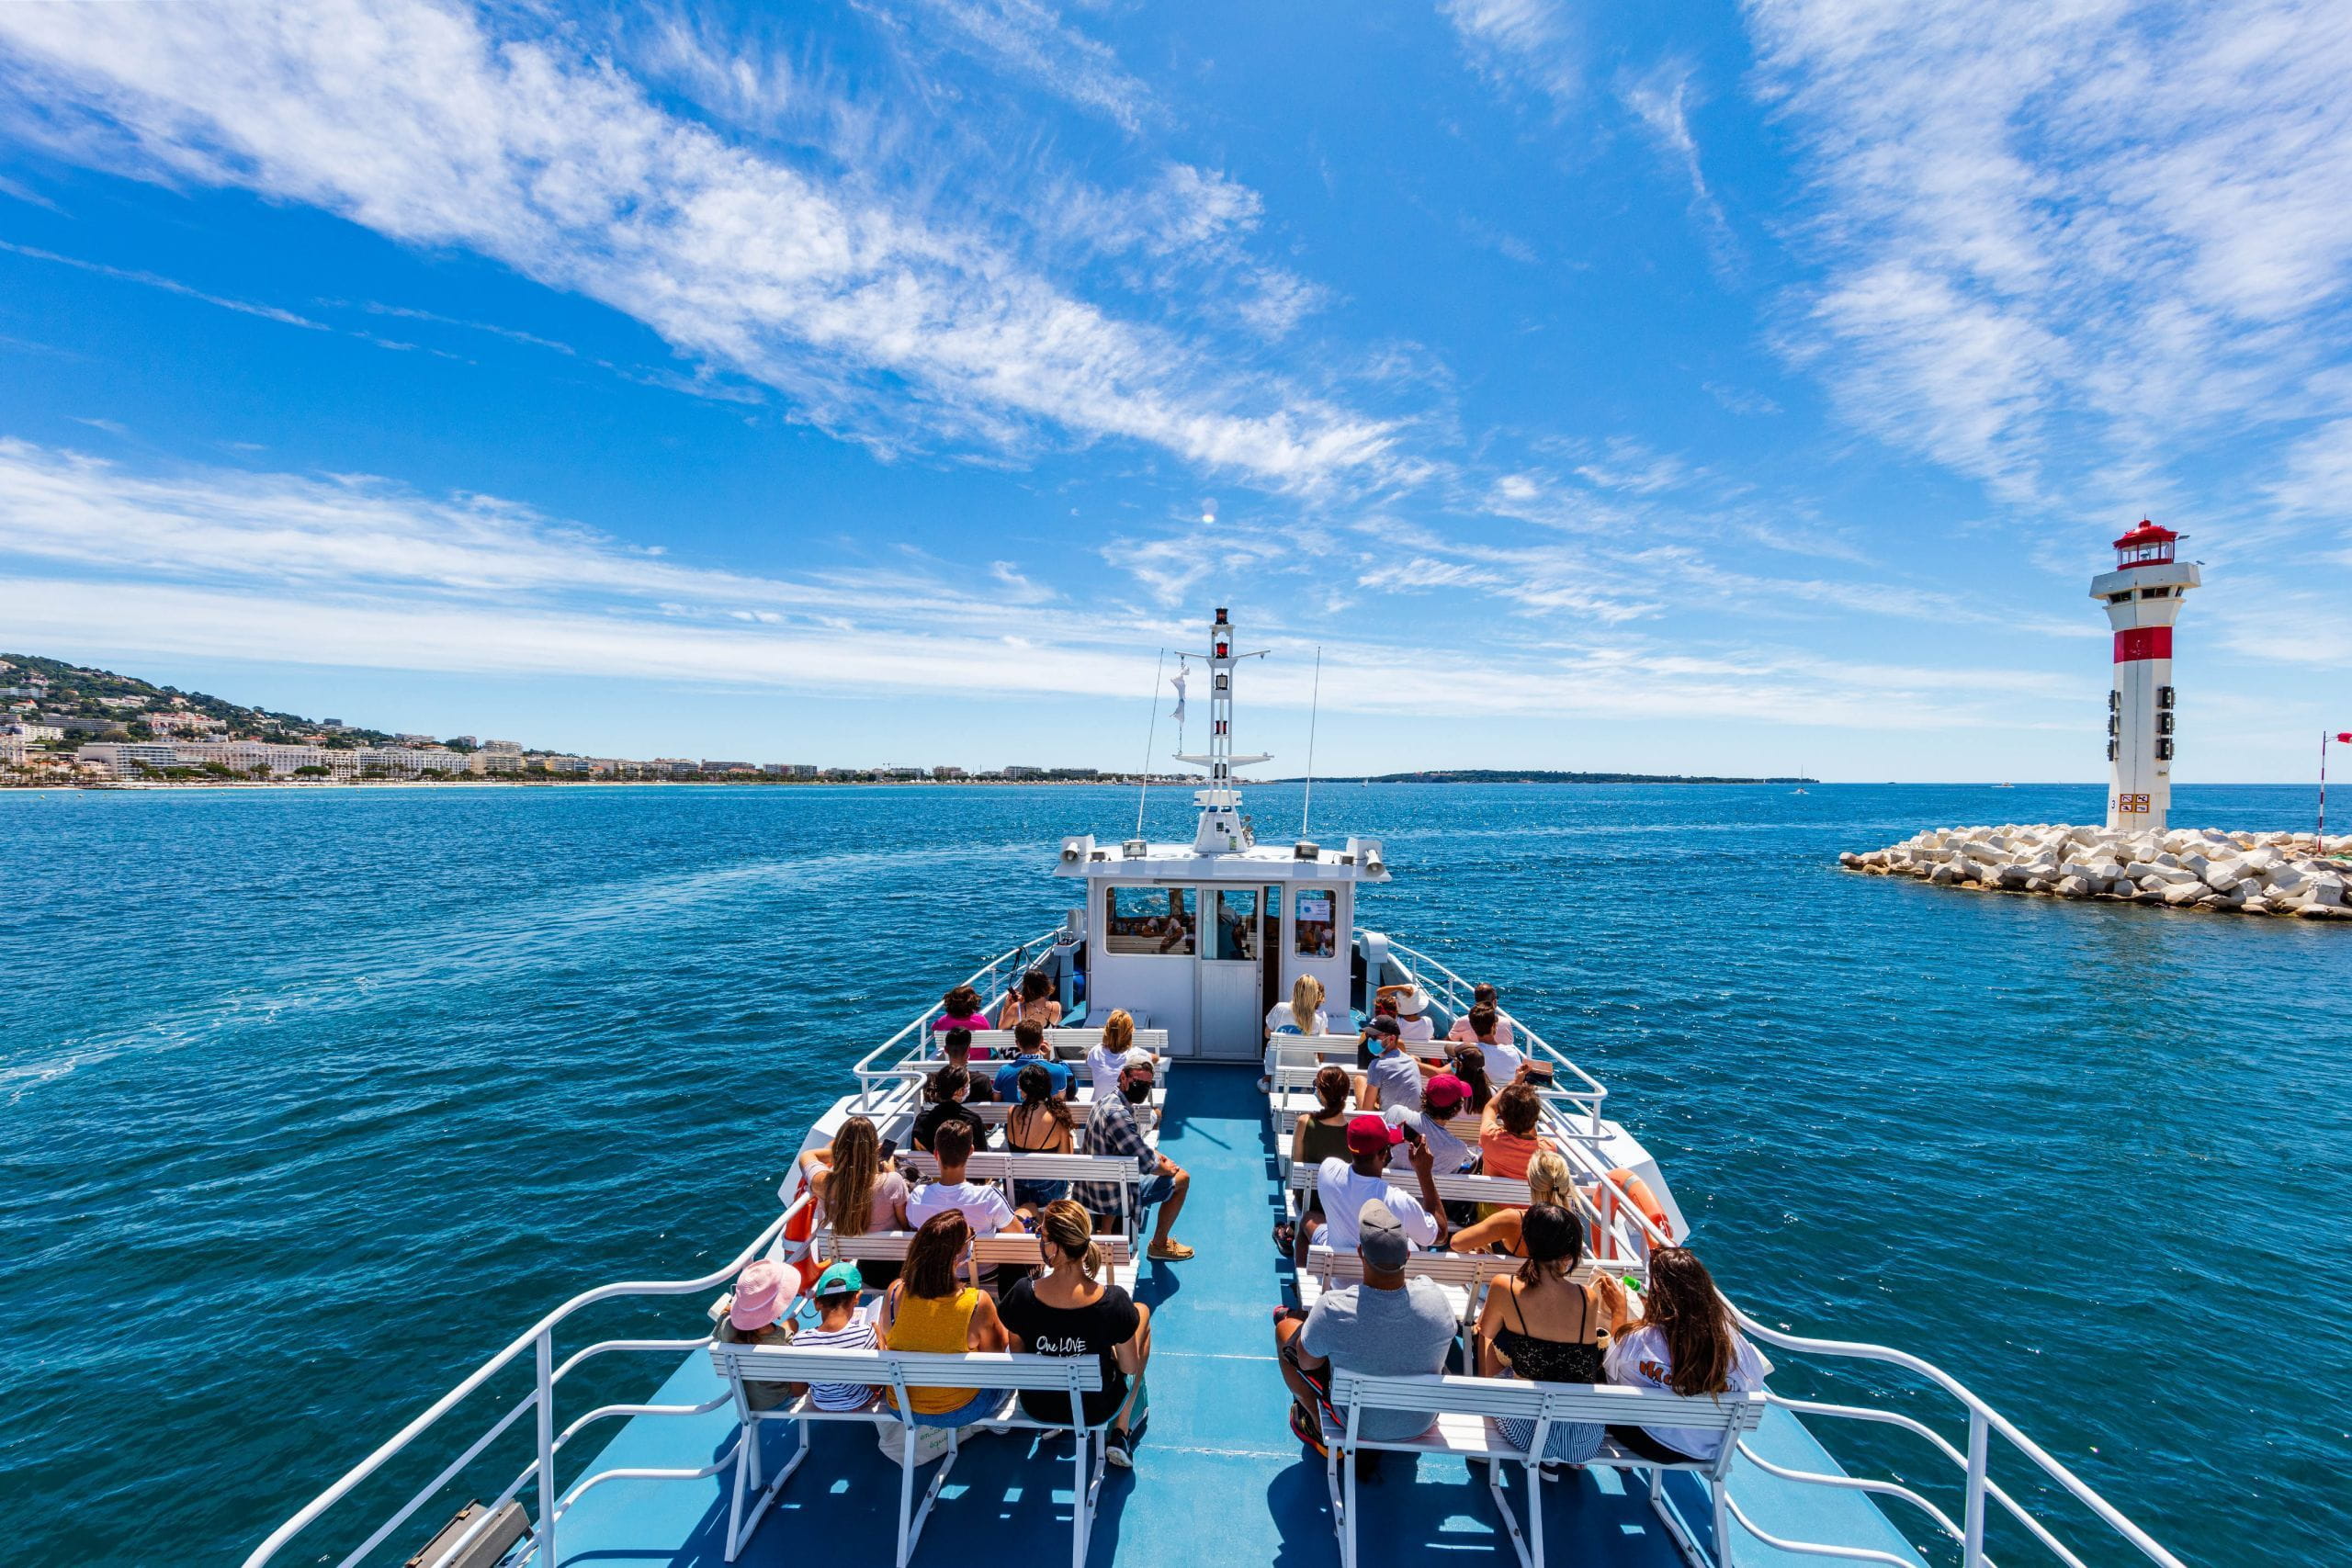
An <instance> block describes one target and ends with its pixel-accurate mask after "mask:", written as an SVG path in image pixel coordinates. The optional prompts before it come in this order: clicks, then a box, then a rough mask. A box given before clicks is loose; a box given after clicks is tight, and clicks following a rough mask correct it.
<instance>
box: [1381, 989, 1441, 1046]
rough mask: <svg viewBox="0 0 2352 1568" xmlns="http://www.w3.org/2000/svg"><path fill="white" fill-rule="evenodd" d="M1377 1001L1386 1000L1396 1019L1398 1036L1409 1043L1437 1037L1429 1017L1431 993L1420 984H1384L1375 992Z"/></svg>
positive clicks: (1434, 1026)
mask: <svg viewBox="0 0 2352 1568" xmlns="http://www.w3.org/2000/svg"><path fill="white" fill-rule="evenodd" d="M1373 996H1374V1000H1375V1003H1377V1002H1386V1003H1387V1004H1388V1005H1389V1010H1391V1011H1392V1012H1393V1013H1394V1014H1395V1016H1396V1019H1397V1038H1398V1039H1400V1040H1403V1041H1404V1042H1406V1043H1408V1044H1411V1043H1415V1042H1417V1041H1423V1040H1434V1039H1436V1038H1437V1025H1435V1024H1433V1023H1431V1022H1430V1018H1429V1007H1430V998H1429V993H1427V992H1426V991H1423V990H1422V989H1421V988H1420V987H1419V986H1383V987H1380V989H1379V990H1377V991H1375V992H1374V993H1373Z"/></svg>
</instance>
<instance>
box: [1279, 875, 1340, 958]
mask: <svg viewBox="0 0 2352 1568" xmlns="http://www.w3.org/2000/svg"><path fill="white" fill-rule="evenodd" d="M1337 897H1338V896H1337V895H1336V894H1334V893H1332V892H1331V891H1330V890H1329V888H1321V887H1302V888H1300V889H1299V890H1298V902H1297V903H1296V904H1295V905H1294V906H1293V907H1292V909H1291V916H1292V918H1291V929H1292V930H1293V931H1296V932H1297V933H1298V935H1297V951H1298V955H1299V956H1300V957H1301V958H1329V957H1331V956H1332V955H1333V954H1335V953H1338V952H1339V951H1340V934H1339V928H1338V925H1337V924H1336V922H1335V921H1334V919H1333V910H1332V905H1333V902H1334V900H1335V899H1336V898H1337Z"/></svg>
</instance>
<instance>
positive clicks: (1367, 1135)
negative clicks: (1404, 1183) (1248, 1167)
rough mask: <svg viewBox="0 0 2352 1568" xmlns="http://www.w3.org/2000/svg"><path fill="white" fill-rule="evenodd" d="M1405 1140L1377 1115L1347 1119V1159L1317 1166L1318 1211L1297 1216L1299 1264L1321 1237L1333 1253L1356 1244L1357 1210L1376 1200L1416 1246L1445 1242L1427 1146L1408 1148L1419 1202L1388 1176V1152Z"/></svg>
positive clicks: (1295, 1255)
mask: <svg viewBox="0 0 2352 1568" xmlns="http://www.w3.org/2000/svg"><path fill="white" fill-rule="evenodd" d="M1405 1141H1406V1138H1405V1134H1404V1133H1403V1132H1402V1131H1400V1130H1399V1129H1397V1128H1395V1127H1392V1126H1390V1125H1389V1124H1388V1123H1387V1122H1385V1121H1384V1120H1383V1119H1382V1118H1380V1117H1378V1116H1370V1115H1358V1116H1356V1117H1355V1118H1354V1119H1352V1120H1351V1121H1350V1122H1348V1157H1347V1158H1346V1159H1327V1160H1325V1161H1324V1162H1323V1163H1322V1164H1321V1165H1319V1166H1317V1167H1316V1169H1315V1196H1316V1198H1317V1210H1319V1212H1310V1213H1307V1214H1306V1215H1305V1216H1303V1217H1302V1218H1301V1219H1300V1220H1299V1222H1298V1242H1297V1246H1296V1247H1295V1249H1294V1250H1293V1252H1292V1254H1291V1257H1292V1258H1293V1260H1294V1261H1295V1262H1296V1263H1297V1264H1298V1266H1299V1267H1300V1268H1302V1269H1304V1268H1305V1267H1306V1254H1307V1249H1308V1248H1310V1247H1313V1246H1314V1245H1315V1241H1316V1238H1317V1235H1320V1236H1321V1237H1322V1238H1323V1242H1324V1245H1326V1246H1328V1247H1330V1248H1331V1249H1332V1250H1333V1251H1335V1252H1345V1251H1347V1250H1349V1249H1350V1248H1351V1247H1354V1246H1355V1244H1356V1234H1355V1215H1356V1211H1357V1210H1359V1209H1361V1208H1363V1206H1364V1204H1365V1203H1366V1202H1367V1201H1372V1200H1374V1199H1377V1200H1378V1201H1380V1202H1382V1203H1384V1204H1385V1205H1386V1206H1387V1208H1388V1211H1389V1213H1392V1214H1394V1215H1396V1216H1397V1220H1398V1221H1399V1222H1400V1223H1401V1224H1403V1225H1404V1227H1405V1234H1406V1235H1408V1236H1409V1237H1410V1238H1411V1239H1412V1240H1413V1242H1414V1243H1415V1244H1416V1245H1418V1246H1421V1247H1442V1246H1443V1245H1444V1244H1445V1223H1444V1221H1443V1220H1442V1218H1441V1217H1440V1216H1442V1214H1443V1213H1444V1212H1445V1210H1444V1206H1443V1205H1442V1204H1441V1203H1440V1202H1439V1201H1438V1196H1437V1179H1436V1178H1435V1176H1434V1175H1433V1174H1432V1172H1431V1170H1430V1152H1429V1146H1428V1145H1426V1144H1423V1143H1419V1142H1416V1143H1414V1144H1413V1145H1412V1147H1411V1148H1410V1149H1409V1150H1408V1157H1409V1158H1410V1159H1411V1161H1412V1163H1413V1175H1414V1177H1415V1178H1416V1179H1418V1181H1419V1187H1420V1190H1421V1195H1420V1197H1419V1199H1418V1200H1417V1199H1414V1198H1411V1197H1408V1195H1407V1194H1406V1193H1405V1192H1404V1191H1403V1190H1400V1189H1398V1188H1397V1187H1395V1186H1393V1185H1391V1184H1390V1182H1389V1180H1388V1156H1389V1151H1390V1150H1392V1149H1394V1148H1395V1147H1396V1146H1397V1145H1398V1144H1400V1143H1404V1142H1405Z"/></svg>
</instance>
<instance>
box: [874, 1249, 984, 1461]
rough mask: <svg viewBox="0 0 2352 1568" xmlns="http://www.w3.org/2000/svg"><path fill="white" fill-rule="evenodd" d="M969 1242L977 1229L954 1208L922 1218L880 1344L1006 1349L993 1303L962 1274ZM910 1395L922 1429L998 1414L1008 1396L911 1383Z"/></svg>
mask: <svg viewBox="0 0 2352 1568" xmlns="http://www.w3.org/2000/svg"><path fill="white" fill-rule="evenodd" d="M971 1244H972V1227H971V1226H970V1225H968V1224H965V1222H964V1216H963V1215H962V1214H961V1213H958V1212H956V1210H954V1209H945V1210H942V1211H941V1212H940V1213H936V1214H933V1215H932V1217H931V1218H930V1219H929V1220H927V1221H925V1222H924V1224H923V1227H922V1229H921V1230H920V1231H917V1232H916V1233H915V1236H914V1239H913V1240H912V1241H910V1242H909V1243H908V1244H907V1267H906V1271H905V1272H904V1273H902V1274H901V1275H900V1276H899V1282H898V1283H897V1284H895V1285H892V1286H891V1287H890V1289H889V1291H888V1293H887V1294H885V1295H884V1296H883V1298H882V1311H881V1315H880V1320H879V1321H878V1323H877V1324H876V1333H877V1336H878V1337H879V1338H880V1339H881V1342H882V1346H883V1348H885V1349H889V1350H930V1351H936V1352H944V1353H946V1354H951V1355H953V1354H959V1353H962V1352H966V1351H971V1350H1001V1349H1003V1348H1004V1347H1005V1335H1004V1325H1003V1323H1002V1322H1001V1321H1000V1320H999V1319H998V1317H997V1315H996V1303H994V1302H991V1301H990V1300H989V1298H988V1296H987V1295H986V1294H985V1293H984V1292H981V1291H979V1290H978V1289H977V1288H976V1287H974V1286H971V1285H967V1284H966V1283H964V1282H963V1280H961V1279H959V1278H957V1273H956V1271H957V1269H958V1268H959V1267H960V1266H961V1265H962V1263H963V1260H964V1258H965V1256H966V1253H967V1249H968V1248H969V1247H971ZM882 1397H883V1398H884V1399H885V1400H887V1401H888V1402H889V1404H890V1406H891V1408H892V1409H897V1408H898V1406H899V1396H898V1394H897V1393H896V1392H895V1391H893V1390H890V1389H884V1390H883V1391H882ZM907 1400H908V1403H909V1404H910V1405H912V1406H913V1408H912V1410H911V1411H910V1415H911V1416H913V1418H914V1424H915V1425H916V1426H918V1427H961V1426H964V1425H965V1424H966V1423H967V1422H971V1421H977V1420H978V1419H980V1418H981V1417H982V1416H992V1415H994V1414H995V1413H996V1411H997V1409H998V1407H999V1406H1000V1405H1001V1404H1003V1403H1004V1394H1003V1393H1002V1392H1001V1391H1000V1390H996V1389H978V1388H910V1389H909V1390H908V1391H907Z"/></svg>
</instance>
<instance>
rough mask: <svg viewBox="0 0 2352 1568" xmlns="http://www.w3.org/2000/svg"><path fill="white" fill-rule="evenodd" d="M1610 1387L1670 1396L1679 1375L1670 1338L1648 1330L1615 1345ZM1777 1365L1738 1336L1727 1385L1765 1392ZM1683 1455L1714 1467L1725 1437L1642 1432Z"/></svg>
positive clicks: (1634, 1331) (1700, 1430) (1697, 1430)
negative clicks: (1671, 1377) (1670, 1378)
mask: <svg viewBox="0 0 2352 1568" xmlns="http://www.w3.org/2000/svg"><path fill="white" fill-rule="evenodd" d="M1604 1360H1605V1364H1606V1365H1607V1367H1608V1370H1609V1381H1610V1382H1613V1383H1622V1384H1623V1385H1624V1386H1625V1387H1627V1388H1645V1389H1653V1390H1660V1391H1664V1390H1666V1386H1667V1383H1666V1380H1667V1375H1668V1373H1669V1372H1671V1371H1673V1370H1674V1359H1673V1358H1672V1357H1671V1356H1670V1355H1668V1353H1667V1348H1666V1336H1665V1335H1664V1334H1663V1333H1661V1332H1660V1331H1659V1330H1657V1329H1655V1328H1651V1327H1649V1326H1647V1325H1643V1326H1642V1327H1639V1328H1631V1329H1628V1330H1626V1331H1625V1332H1624V1333H1623V1334H1621V1335H1618V1336H1617V1337H1615V1338H1614V1339H1612V1340H1611V1342H1610V1345H1609V1351H1608V1354H1607V1356H1606V1357H1605V1358H1604ZM1771 1372H1772V1363H1771V1362H1770V1361H1768V1360H1766V1359H1764V1357H1763V1356H1762V1354H1761V1353H1759V1352H1758V1350H1757V1348H1756V1347H1755V1346H1753V1345H1750V1344H1749V1343H1748V1342H1747V1337H1746V1336H1745V1335H1741V1334H1737V1333H1735V1334H1734V1335H1733V1336H1732V1359H1731V1372H1730V1375H1729V1376H1728V1377H1726V1378H1725V1379H1724V1382H1727V1383H1729V1384H1730V1385H1731V1391H1732V1392H1733V1393H1753V1392H1754V1391H1755V1390H1757V1389H1759V1388H1762V1387H1763V1386H1764V1380H1765V1379H1766V1378H1768V1377H1770V1375H1771ZM1642 1430H1643V1431H1645V1432H1647V1433H1648V1434H1649V1435H1650V1436H1651V1437H1653V1438H1657V1440H1658V1441H1659V1442H1661V1443H1664V1444H1665V1445H1666V1446H1667V1447H1668V1448H1669V1449H1672V1450H1674V1451H1675V1452H1677V1453H1685V1454H1689V1455H1690V1456H1691V1458H1692V1459H1694V1460H1698V1461H1702V1463H1713V1461H1714V1458H1715V1456H1716V1455H1717V1454H1718V1453H1721V1452H1722V1451H1723V1446H1724V1435H1723V1434H1722V1433H1721V1432H1710V1431H1708V1430H1706V1429H1705V1428H1704V1427H1648V1426H1645V1427H1643V1428H1642Z"/></svg>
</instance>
